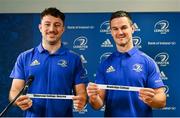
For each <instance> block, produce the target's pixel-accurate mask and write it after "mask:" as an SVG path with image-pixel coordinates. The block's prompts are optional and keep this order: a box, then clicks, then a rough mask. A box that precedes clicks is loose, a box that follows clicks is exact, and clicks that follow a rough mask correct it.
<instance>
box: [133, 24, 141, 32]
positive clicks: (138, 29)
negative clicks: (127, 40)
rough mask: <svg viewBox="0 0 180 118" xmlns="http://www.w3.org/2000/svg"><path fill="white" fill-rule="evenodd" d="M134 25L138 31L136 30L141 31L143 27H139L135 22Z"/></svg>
mask: <svg viewBox="0 0 180 118" xmlns="http://www.w3.org/2000/svg"><path fill="white" fill-rule="evenodd" d="M133 25H134V28H135V31H136V32H139V31H141V29H140V28H139V27H138V25H137V24H136V23H134V24H133Z"/></svg>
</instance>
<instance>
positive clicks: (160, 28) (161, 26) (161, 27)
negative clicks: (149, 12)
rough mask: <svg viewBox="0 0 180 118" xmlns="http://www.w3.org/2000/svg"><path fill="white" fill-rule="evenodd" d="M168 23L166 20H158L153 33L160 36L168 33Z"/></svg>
mask: <svg viewBox="0 0 180 118" xmlns="http://www.w3.org/2000/svg"><path fill="white" fill-rule="evenodd" d="M168 27H169V22H168V21H167V20H160V21H158V22H157V23H156V24H155V25H154V32H160V34H166V33H167V32H169V29H168Z"/></svg>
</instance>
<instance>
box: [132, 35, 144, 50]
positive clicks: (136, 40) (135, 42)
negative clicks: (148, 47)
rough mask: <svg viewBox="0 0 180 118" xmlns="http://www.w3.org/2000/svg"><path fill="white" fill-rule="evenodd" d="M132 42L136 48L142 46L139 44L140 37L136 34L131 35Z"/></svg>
mask: <svg viewBox="0 0 180 118" xmlns="http://www.w3.org/2000/svg"><path fill="white" fill-rule="evenodd" d="M133 43H134V45H135V46H136V47H137V48H142V46H141V38H140V37H138V36H134V37H133Z"/></svg>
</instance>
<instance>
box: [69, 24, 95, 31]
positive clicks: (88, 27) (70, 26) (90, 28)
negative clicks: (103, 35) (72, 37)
mask: <svg viewBox="0 0 180 118" xmlns="http://www.w3.org/2000/svg"><path fill="white" fill-rule="evenodd" d="M94 28H95V26H78V25H68V26H67V29H68V30H80V29H82V30H92V29H94Z"/></svg>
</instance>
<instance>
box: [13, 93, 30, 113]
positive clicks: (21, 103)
mask: <svg viewBox="0 0 180 118" xmlns="http://www.w3.org/2000/svg"><path fill="white" fill-rule="evenodd" d="M15 104H16V105H17V106H18V107H20V108H21V109H22V110H27V109H28V108H30V107H31V106H32V100H31V99H30V98H29V97H28V96H26V95H21V96H19V97H18V99H17V100H16V101H15Z"/></svg>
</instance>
